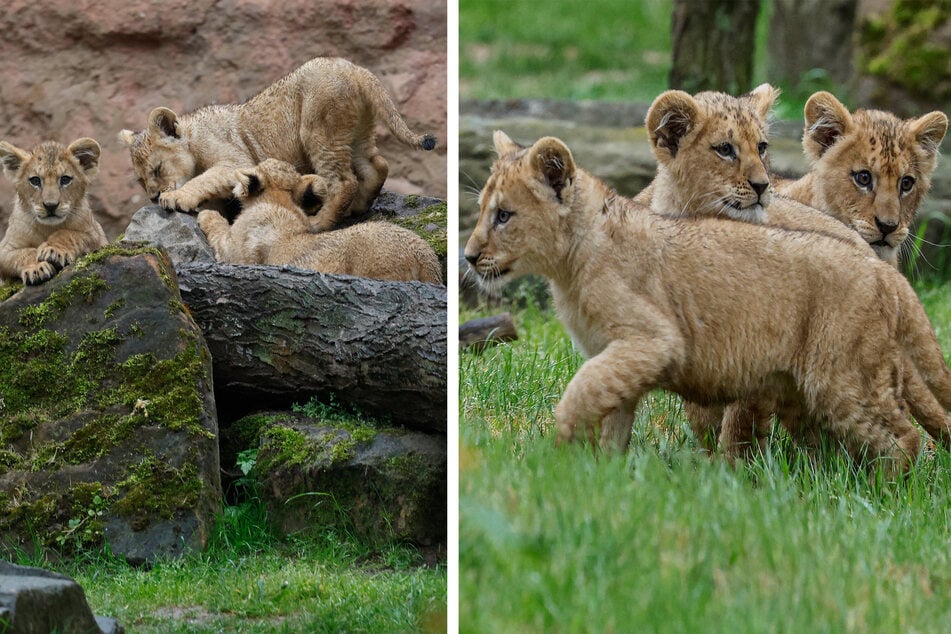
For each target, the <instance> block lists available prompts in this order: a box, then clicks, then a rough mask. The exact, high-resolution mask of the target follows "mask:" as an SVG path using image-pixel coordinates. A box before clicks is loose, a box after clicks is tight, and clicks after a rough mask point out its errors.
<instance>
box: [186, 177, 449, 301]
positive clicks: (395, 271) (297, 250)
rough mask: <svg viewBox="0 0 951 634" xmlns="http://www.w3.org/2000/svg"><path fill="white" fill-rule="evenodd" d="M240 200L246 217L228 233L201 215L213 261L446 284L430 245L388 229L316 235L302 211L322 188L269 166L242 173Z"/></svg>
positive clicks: (382, 225)
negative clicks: (213, 254) (212, 253)
mask: <svg viewBox="0 0 951 634" xmlns="http://www.w3.org/2000/svg"><path fill="white" fill-rule="evenodd" d="M233 179H234V180H236V181H237V183H236V184H235V185H234V195H235V197H236V198H237V199H238V200H240V201H241V202H242V205H243V206H244V210H243V211H242V212H241V214H240V215H239V216H238V218H237V219H236V220H235V223H234V225H233V226H229V225H228V221H227V220H225V219H224V217H222V216H221V214H219V213H218V212H216V211H212V210H210V209H205V210H203V211H201V212H200V213H199V214H198V225H199V227H201V230H202V231H204V232H205V234H206V235H207V236H208V242H209V243H210V244H211V247H212V249H214V251H215V257H217V258H218V260H220V261H222V262H231V263H235V264H271V265H287V266H296V267H300V268H305V269H313V270H315V271H320V272H323V273H340V274H346V275H356V276H359V277H372V278H376V279H381V280H402V281H409V280H418V281H420V282H428V283H430V284H442V272H441V269H440V266H439V258H438V257H437V256H436V253H435V252H434V251H433V250H432V247H430V246H429V245H428V244H426V241H425V240H423V239H422V238H420V237H419V236H418V235H416V234H415V233H413V232H412V231H410V230H409V229H404V228H402V227H398V226H396V225H394V224H390V223H388V222H361V223H358V224H356V225H353V226H351V227H346V228H343V229H336V230H333V231H327V232H323V233H312V232H311V230H310V226H309V224H308V221H307V217H306V216H305V214H304V212H303V210H302V209H301V204H306V203H307V202H308V201H311V200H313V199H314V198H319V197H320V193H321V192H323V191H324V188H325V184H324V182H323V180H322V179H321V178H320V177H319V176H316V175H306V176H301V175H300V174H298V173H297V171H296V170H295V169H294V167H293V166H292V165H289V164H287V163H284V162H283V161H278V160H276V159H268V160H266V161H264V162H263V163H261V164H260V165H258V166H257V167H254V168H251V169H243V170H238V171H237V172H236V173H235V174H234V176H233Z"/></svg>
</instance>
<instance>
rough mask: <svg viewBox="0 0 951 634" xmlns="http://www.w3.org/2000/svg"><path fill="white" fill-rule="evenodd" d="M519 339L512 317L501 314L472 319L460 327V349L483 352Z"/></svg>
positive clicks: (507, 314)
mask: <svg viewBox="0 0 951 634" xmlns="http://www.w3.org/2000/svg"><path fill="white" fill-rule="evenodd" d="M516 339H518V332H517V331H516V330H515V322H514V321H512V315H510V314H509V313H501V314H499V315H492V316H491V317H480V318H479V319H470V320H469V321H467V322H465V323H464V324H460V325H459V348H460V349H461V350H467V349H471V350H473V351H475V352H482V351H483V350H485V349H486V348H487V347H488V346H490V345H494V344H497V343H502V342H505V341H515V340H516Z"/></svg>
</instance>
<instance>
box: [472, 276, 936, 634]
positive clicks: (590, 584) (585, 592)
mask: <svg viewBox="0 0 951 634" xmlns="http://www.w3.org/2000/svg"><path fill="white" fill-rule="evenodd" d="M920 295H921V297H922V299H923V303H924V304H925V307H926V310H927V311H928V313H929V316H930V317H931V319H932V321H933V322H934V324H935V326H936V331H937V333H938V336H939V339H940V340H941V342H942V346H943V348H944V349H945V350H946V351H949V350H951V327H949V326H951V299H949V298H951V286H947V285H945V286H928V287H922V288H920ZM472 316H474V315H473V314H469V313H467V314H464V315H462V316H460V320H464V319H467V318H469V317H472ZM516 320H517V322H518V324H519V334H520V337H521V338H520V340H518V341H516V342H513V343H511V344H506V345H501V346H498V347H495V348H492V349H490V350H487V351H486V352H485V353H483V354H482V355H480V356H476V355H470V354H464V355H462V357H461V359H460V365H461V373H460V383H459V385H460V427H461V430H460V437H461V449H460V498H459V509H460V511H459V512H460V606H459V622H460V624H461V629H462V631H464V632H489V631H519V632H548V631H557V632H589V631H591V632H593V631H647V632H726V631H731V632H733V631H735V632H806V631H808V632H897V631H908V632H911V631H918V632H926V631H940V630H941V629H942V627H943V626H942V625H941V624H943V623H946V622H947V620H948V618H949V617H951V604H949V603H948V602H947V600H946V599H947V597H948V596H949V593H951V548H949V545H951V454H949V453H948V452H947V451H946V450H944V449H934V450H932V449H929V450H928V451H927V452H925V453H924V454H923V455H922V456H921V458H920V459H919V461H918V464H917V465H916V467H915V469H914V471H913V472H912V473H911V475H910V476H909V477H907V478H906V479H904V480H902V481H900V482H897V483H895V482H891V483H889V482H886V481H884V480H883V479H873V480H870V479H869V478H868V477H867V475H866V473H865V471H864V470H862V469H857V468H855V466H854V465H853V464H851V463H850V461H849V460H848V459H846V458H844V457H843V456H842V454H841V453H839V452H837V451H829V452H826V453H824V454H822V456H821V457H820V458H818V459H816V458H811V457H810V456H808V455H807V454H805V453H804V452H802V451H800V450H799V449H798V448H796V447H794V446H792V445H791V444H790V443H789V441H788V439H787V438H786V437H785V436H784V435H783V434H781V433H779V434H777V437H776V438H774V439H772V441H771V442H770V444H769V449H768V451H767V452H766V453H765V454H764V455H762V456H759V457H757V458H756V460H755V461H754V462H753V463H752V464H750V465H746V466H742V467H739V468H736V469H733V468H731V467H729V466H728V465H727V464H726V463H725V462H724V461H723V460H722V459H720V458H718V457H713V458H708V457H707V456H706V455H704V454H703V453H702V452H701V450H700V449H699V448H698V446H697V444H696V442H695V441H694V439H693V437H692V436H691V434H690V432H689V427H688V426H687V424H686V422H685V420H684V418H683V415H682V411H681V406H680V403H679V400H678V399H677V398H676V397H674V396H671V395H668V394H666V393H664V392H655V393H652V394H651V395H650V397H649V399H647V402H645V403H644V404H642V407H641V409H640V410H639V413H638V416H637V420H636V421H635V423H634V429H635V432H634V439H633V443H632V448H631V450H630V451H629V452H628V453H627V454H626V455H625V456H623V457H604V456H602V457H600V458H597V457H595V456H594V454H593V453H592V452H591V451H590V450H588V449H585V448H582V447H569V448H558V449H556V448H554V447H553V443H552V433H551V431H552V425H553V415H552V412H553V408H554V405H555V403H556V402H557V400H558V398H559V397H560V394H561V391H562V390H563V388H564V386H565V384H566V383H567V381H568V380H569V379H570V377H571V376H572V375H573V373H574V372H575V370H576V368H577V367H578V366H579V365H580V363H581V359H580V357H579V356H578V355H577V354H575V353H574V352H572V350H571V345H570V342H569V341H568V338H567V337H566V335H565V334H564V332H563V331H562V329H561V328H560V326H559V325H558V324H557V322H556V321H555V319H554V318H553V317H552V316H551V315H550V314H548V313H545V312H541V311H538V310H536V309H532V308H529V309H526V310H524V311H520V312H518V313H517V314H516Z"/></svg>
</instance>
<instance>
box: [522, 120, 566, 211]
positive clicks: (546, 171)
mask: <svg viewBox="0 0 951 634" xmlns="http://www.w3.org/2000/svg"><path fill="white" fill-rule="evenodd" d="M528 160H529V165H531V166H532V167H533V168H534V169H535V171H536V173H537V174H538V175H539V176H541V178H542V179H543V180H544V181H545V182H546V183H548V186H549V187H551V188H552V189H553V190H554V191H555V196H556V197H557V198H558V201H559V202H561V200H562V196H561V194H562V192H563V191H564V189H565V188H566V187H568V186H569V185H570V184H571V179H572V178H573V177H574V175H575V160H574V158H573V157H572V156H571V150H569V149H568V146H566V145H565V144H564V143H563V142H562V141H561V140H560V139H556V138H555V137H550V136H549V137H545V138H543V139H539V140H538V141H537V142H536V143H535V145H533V146H532V149H531V150H530V153H529V156H528Z"/></svg>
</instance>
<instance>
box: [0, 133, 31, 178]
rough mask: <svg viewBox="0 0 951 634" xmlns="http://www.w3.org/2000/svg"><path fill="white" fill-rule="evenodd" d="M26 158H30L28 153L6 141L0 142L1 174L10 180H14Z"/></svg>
mask: <svg viewBox="0 0 951 634" xmlns="http://www.w3.org/2000/svg"><path fill="white" fill-rule="evenodd" d="M28 158H30V153H29V152H27V151H25V150H21V149H20V148H18V147H17V146H15V145H12V144H10V143H7V142H6V141H0V164H2V165H3V173H4V174H6V175H7V178H9V179H10V180H13V179H14V178H16V175H17V172H19V171H20V166H21V165H23V162H24V161H25V160H27V159H28Z"/></svg>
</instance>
